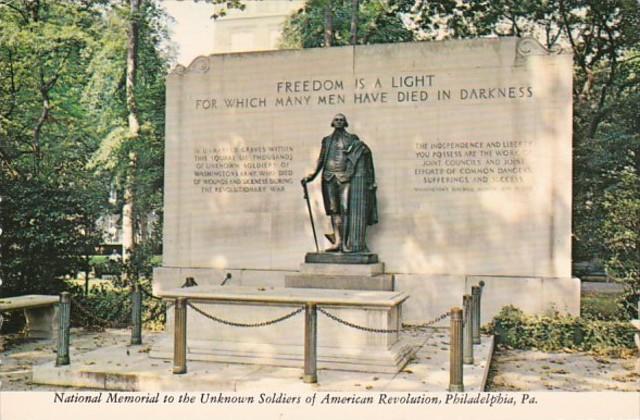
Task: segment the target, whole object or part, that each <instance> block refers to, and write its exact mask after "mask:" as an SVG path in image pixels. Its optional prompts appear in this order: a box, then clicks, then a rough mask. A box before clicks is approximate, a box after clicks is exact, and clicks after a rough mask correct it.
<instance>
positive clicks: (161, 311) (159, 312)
mask: <svg viewBox="0 0 640 420" xmlns="http://www.w3.org/2000/svg"><path fill="white" fill-rule="evenodd" d="M157 308H159V309H158V310H157V311H156V312H155V313H151V314H149V316H148V317H146V318H145V319H143V320H142V323H143V324H146V323H147V322H150V321H155V320H157V319H158V317H160V315H165V314H166V310H167V309H168V307H165V308H164V309H163V308H162V306H158V307H157Z"/></svg>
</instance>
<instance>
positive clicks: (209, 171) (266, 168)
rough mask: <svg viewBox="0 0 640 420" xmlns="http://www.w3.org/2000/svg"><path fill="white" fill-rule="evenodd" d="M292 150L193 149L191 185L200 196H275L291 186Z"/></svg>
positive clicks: (243, 148) (277, 147)
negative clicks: (245, 194) (229, 194)
mask: <svg viewBox="0 0 640 420" xmlns="http://www.w3.org/2000/svg"><path fill="white" fill-rule="evenodd" d="M293 156H294V147H293V146H286V145H272V146H241V147H227V146H214V147H196V148H194V150H193V161H194V171H193V185H194V186H195V187H196V188H199V189H200V191H201V192H203V193H278V192H284V191H286V188H288V186H290V185H292V184H293V183H294V181H293V170H292V169H291V162H292V161H293Z"/></svg>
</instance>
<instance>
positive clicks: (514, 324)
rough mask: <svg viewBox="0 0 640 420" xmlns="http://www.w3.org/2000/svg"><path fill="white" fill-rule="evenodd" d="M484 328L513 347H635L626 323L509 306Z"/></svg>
mask: <svg viewBox="0 0 640 420" xmlns="http://www.w3.org/2000/svg"><path fill="white" fill-rule="evenodd" d="M487 330H488V332H489V333H493V334H495V335H496V339H497V342H498V343H499V344H502V345H506V346H509V347H511V348H516V349H529V348H537V349H540V350H543V351H557V350H565V349H570V350H579V351H590V352H596V353H611V352H616V351H620V350H623V349H632V348H635V345H634V342H633V335H634V333H633V330H632V329H631V326H630V324H629V323H628V322H624V321H600V320H588V319H584V318H577V317H573V316H570V315H559V314H557V313H556V314H554V315H552V316H539V315H536V316H532V315H525V314H524V313H523V312H522V311H521V310H520V309H518V308H515V307H513V306H505V307H504V308H502V310H501V311H500V313H499V314H498V315H497V316H496V317H495V318H494V319H493V320H492V321H491V323H490V324H489V325H488V327H487Z"/></svg>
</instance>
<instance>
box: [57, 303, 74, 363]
mask: <svg viewBox="0 0 640 420" xmlns="http://www.w3.org/2000/svg"><path fill="white" fill-rule="evenodd" d="M58 316H59V322H58V355H57V356H56V366H64V365H68V364H69V333H70V329H71V295H70V294H69V292H62V293H60V303H59V304H58Z"/></svg>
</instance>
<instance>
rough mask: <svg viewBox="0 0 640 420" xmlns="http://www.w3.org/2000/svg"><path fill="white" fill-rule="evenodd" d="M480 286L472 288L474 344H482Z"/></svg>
mask: <svg viewBox="0 0 640 420" xmlns="http://www.w3.org/2000/svg"><path fill="white" fill-rule="evenodd" d="M480 293H481V289H480V286H471V296H472V302H473V309H472V310H473V316H472V318H473V322H472V324H473V344H480Z"/></svg>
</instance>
